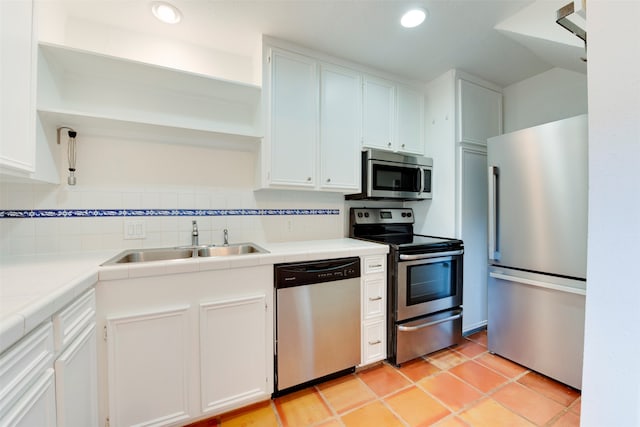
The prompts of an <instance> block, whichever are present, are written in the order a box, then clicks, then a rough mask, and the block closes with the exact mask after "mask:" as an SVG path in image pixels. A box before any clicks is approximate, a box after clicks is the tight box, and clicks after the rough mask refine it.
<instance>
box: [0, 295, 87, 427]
mask: <svg viewBox="0 0 640 427" xmlns="http://www.w3.org/2000/svg"><path fill="white" fill-rule="evenodd" d="M5 426H24V427H34V426H38V427H41V426H44V427H47V426H51V427H97V426H98V392H97V362H96V332H95V295H94V291H93V289H90V290H89V291H87V292H85V293H84V294H83V295H81V296H80V297H78V298H76V299H75V300H74V301H72V302H71V303H70V304H69V305H67V306H66V307H65V308H63V309H62V310H60V311H59V312H57V313H55V314H54V315H53V317H52V318H51V319H50V320H47V321H46V322H45V323H43V324H42V325H40V326H38V327H37V328H36V329H35V330H33V331H32V332H30V333H29V334H28V335H27V336H25V337H24V338H22V339H21V340H20V341H18V342H17V343H16V344H14V345H13V346H12V347H11V348H10V349H8V350H7V351H5V352H4V353H3V354H2V356H0V427H5Z"/></svg>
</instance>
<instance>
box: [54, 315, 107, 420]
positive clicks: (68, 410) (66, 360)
mask: <svg viewBox="0 0 640 427" xmlns="http://www.w3.org/2000/svg"><path fill="white" fill-rule="evenodd" d="M96 357H97V356H96V326H95V324H92V325H91V326H89V327H88V328H86V329H85V331H84V332H83V333H82V334H81V335H80V336H79V337H78V338H77V339H76V340H75V341H74V342H72V343H71V345H70V346H69V348H68V349H67V350H65V352H64V353H62V355H61V356H60V357H59V358H58V360H56V362H55V371H56V408H57V419H58V427H91V426H96V427H97V426H98V388H97V387H98V385H97V381H98V379H97V376H98V373H97V364H96Z"/></svg>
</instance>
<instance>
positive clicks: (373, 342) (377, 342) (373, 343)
mask: <svg viewBox="0 0 640 427" xmlns="http://www.w3.org/2000/svg"><path fill="white" fill-rule="evenodd" d="M381 342H382V341H380V340H375V341H369V345H376V344H380V343H381Z"/></svg>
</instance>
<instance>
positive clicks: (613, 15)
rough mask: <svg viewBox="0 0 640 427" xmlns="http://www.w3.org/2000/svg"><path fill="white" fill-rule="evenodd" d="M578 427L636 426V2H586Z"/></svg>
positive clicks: (639, 405)
mask: <svg viewBox="0 0 640 427" xmlns="http://www.w3.org/2000/svg"><path fill="white" fill-rule="evenodd" d="M588 4H589V9H588V14H587V20H588V25H589V27H588V36H589V51H588V57H589V62H588V67H589V68H588V71H589V238H588V251H589V253H588V264H587V265H588V267H587V304H586V325H585V358H584V373H583V393H582V416H581V425H583V426H593V427H600V426H639V425H640V365H639V364H638V361H640V344H639V343H638V340H639V337H640V310H639V307H640V278H639V276H638V267H637V266H638V260H640V245H639V244H638V242H640V26H638V22H639V21H640V2H638V1H611V0H590V1H589V3H588Z"/></svg>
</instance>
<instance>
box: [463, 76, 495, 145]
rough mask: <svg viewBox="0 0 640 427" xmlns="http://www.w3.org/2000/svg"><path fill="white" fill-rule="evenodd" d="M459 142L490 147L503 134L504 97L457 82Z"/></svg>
mask: <svg viewBox="0 0 640 427" xmlns="http://www.w3.org/2000/svg"><path fill="white" fill-rule="evenodd" d="M457 92H458V102H457V107H458V111H457V124H458V126H457V129H456V139H457V142H465V143H470V144H481V145H486V144H487V138H491V137H493V136H497V135H500V134H501V133H502V93H500V92H498V91H496V90H492V89H489V88H486V87H484V86H481V85H479V84H476V83H473V82H470V81H468V80H465V79H458V87H457Z"/></svg>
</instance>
